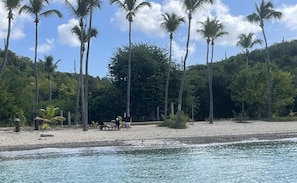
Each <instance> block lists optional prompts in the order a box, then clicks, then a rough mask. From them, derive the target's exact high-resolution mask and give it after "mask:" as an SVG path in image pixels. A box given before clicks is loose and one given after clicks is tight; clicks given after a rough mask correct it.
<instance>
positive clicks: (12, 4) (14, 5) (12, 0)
mask: <svg viewBox="0 0 297 183" xmlns="http://www.w3.org/2000/svg"><path fill="white" fill-rule="evenodd" d="M2 1H3V3H4V6H5V7H6V9H7V11H8V16H7V18H8V29H7V37H6V41H5V51H4V60H3V62H2V65H1V67H0V77H1V76H2V73H3V70H4V67H5V65H6V62H7V56H8V46H9V39H10V32H11V22H12V20H13V10H15V9H18V8H19V7H20V6H21V0H2Z"/></svg>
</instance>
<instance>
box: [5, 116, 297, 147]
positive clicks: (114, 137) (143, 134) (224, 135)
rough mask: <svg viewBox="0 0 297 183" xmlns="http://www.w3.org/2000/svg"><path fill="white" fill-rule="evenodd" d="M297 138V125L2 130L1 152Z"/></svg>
mask: <svg viewBox="0 0 297 183" xmlns="http://www.w3.org/2000/svg"><path fill="white" fill-rule="evenodd" d="M288 138H297V122H264V121H252V122H249V123H236V122H232V121H220V122H215V123H214V124H212V125H211V124H208V123H206V122H195V123H193V124H189V125H188V128H186V129H171V128H167V127H157V125H152V124H150V125H132V127H131V128H130V129H121V130H119V131H117V130H115V131H113V130H102V131H101V130H99V129H98V128H95V129H94V128H92V129H89V130H88V131H85V132H83V131H82V129H80V128H79V129H73V128H62V129H60V128H59V129H53V130H49V131H39V130H38V131H34V130H29V131H25V130H23V131H21V132H18V133H16V132H13V130H12V129H8V130H7V129H3V128H2V129H1V128H0V152H1V151H21V150H34V149H43V148H79V147H108V146H121V147H140V148H142V147H149V148H159V147H161V148H162V147H171V146H181V145H195V144H212V143H228V142H245V141H251V140H278V139H280V140H281V139H288Z"/></svg>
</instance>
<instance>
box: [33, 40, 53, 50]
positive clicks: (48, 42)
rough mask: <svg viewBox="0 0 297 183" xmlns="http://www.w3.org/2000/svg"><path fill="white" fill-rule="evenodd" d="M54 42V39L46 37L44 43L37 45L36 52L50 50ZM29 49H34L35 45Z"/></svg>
mask: <svg viewBox="0 0 297 183" xmlns="http://www.w3.org/2000/svg"><path fill="white" fill-rule="evenodd" d="M54 42H55V39H53V38H52V39H48V38H47V39H46V42H45V43H43V44H39V45H38V47H37V52H38V53H47V52H49V51H51V50H52V49H53V48H54ZM29 49H30V51H34V50H35V47H31V48H29Z"/></svg>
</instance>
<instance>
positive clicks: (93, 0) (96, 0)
mask: <svg viewBox="0 0 297 183" xmlns="http://www.w3.org/2000/svg"><path fill="white" fill-rule="evenodd" d="M89 3H90V4H89V6H90V7H89V8H90V18H89V29H88V35H91V34H92V21H93V10H94V8H99V9H100V8H101V4H102V1H100V0H89ZM96 35H97V31H96ZM96 35H95V36H94V37H96ZM87 38H88V43H87V55H86V66H85V67H86V71H85V74H86V78H85V103H86V104H85V106H86V115H85V121H87V122H88V111H89V107H88V106H89V102H88V94H89V73H88V70H89V69H88V67H89V54H90V46H91V36H87Z"/></svg>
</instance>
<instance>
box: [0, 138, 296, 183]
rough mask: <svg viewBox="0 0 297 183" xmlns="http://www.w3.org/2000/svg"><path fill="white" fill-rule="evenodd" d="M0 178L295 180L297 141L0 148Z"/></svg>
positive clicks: (29, 181)
mask: <svg viewBox="0 0 297 183" xmlns="http://www.w3.org/2000/svg"><path fill="white" fill-rule="evenodd" d="M0 182H1V183H6V182H7V183H24V182H25V183H39V182H40V183H68V182H69V183H84V182H87V183H93V182H94V183H95V182H96V183H97V182H116V183H119V182H129V183H130V182H132V183H133V182H137V183H138V182H139V183H152V182H155V183H162V182H170V183H173V182H181V183H193V182H203V183H207V182H215V183H217V182H228V183H229V182H231V183H232V182H240V183H243V182H248V183H250V182H259V183H265V182H267V183H268V182H269V183H272V182H273V183H277V182H279V183H283V182H297V140H296V139H291V140H285V141H266V142H246V143H228V144H209V145H196V146H185V147H184V146H183V147H178V148H177V147H175V148H166V149H147V148H146V149H141V148H137V149H134V148H122V147H100V148H99V147H97V148H73V149H40V150H31V151H14V152H0Z"/></svg>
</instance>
